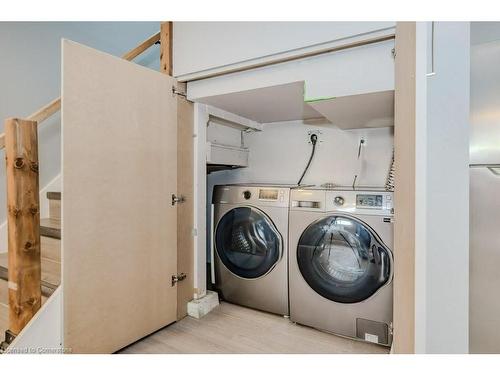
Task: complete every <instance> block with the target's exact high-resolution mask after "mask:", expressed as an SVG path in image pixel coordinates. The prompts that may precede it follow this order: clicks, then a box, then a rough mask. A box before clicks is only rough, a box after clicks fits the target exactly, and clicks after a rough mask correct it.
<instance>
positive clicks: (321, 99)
mask: <svg viewBox="0 0 500 375" xmlns="http://www.w3.org/2000/svg"><path fill="white" fill-rule="evenodd" d="M335 98H336V97H335V96H322V97H319V98H307V95H306V83H305V82H304V103H314V102H321V101H323V100H331V99H335Z"/></svg>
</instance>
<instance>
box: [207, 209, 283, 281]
mask: <svg viewBox="0 0 500 375" xmlns="http://www.w3.org/2000/svg"><path fill="white" fill-rule="evenodd" d="M215 248H216V251H217V254H218V255H219V258H220V259H221V261H222V263H223V264H224V265H225V266H226V268H227V269H229V271H231V272H232V273H233V274H235V275H236V276H239V277H243V278H247V279H254V278H258V277H261V276H263V275H265V274H267V273H268V272H269V271H271V270H272V268H273V267H274V266H275V265H276V263H277V262H278V261H279V260H280V258H281V253H282V240H281V235H280V234H279V232H278V230H277V229H276V227H275V226H274V224H273V223H272V221H271V220H270V219H269V217H268V216H267V215H266V214H264V213H263V212H262V211H260V210H258V209H256V208H252V207H238V208H234V209H232V210H230V211H228V212H227V213H226V214H225V215H224V216H223V217H222V218H221V219H220V221H219V223H218V224H217V228H216V230H215Z"/></svg>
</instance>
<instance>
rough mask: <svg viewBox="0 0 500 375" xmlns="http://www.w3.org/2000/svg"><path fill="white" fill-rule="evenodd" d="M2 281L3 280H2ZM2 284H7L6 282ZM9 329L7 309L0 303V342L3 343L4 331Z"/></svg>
mask: <svg viewBox="0 0 500 375" xmlns="http://www.w3.org/2000/svg"><path fill="white" fill-rule="evenodd" d="M2 281H3V280H2ZM4 283H6V284H7V282H6V281H4ZM8 329H9V307H8V306H7V305H5V304H3V303H0V335H1V337H0V341H3V339H4V337H3V336H4V334H5V331H7V330H8Z"/></svg>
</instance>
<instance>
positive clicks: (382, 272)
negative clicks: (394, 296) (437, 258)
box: [297, 215, 392, 303]
mask: <svg viewBox="0 0 500 375" xmlns="http://www.w3.org/2000/svg"><path fill="white" fill-rule="evenodd" d="M297 262H298V266H299V270H300V272H301V274H302V276H303V277H304V279H305V281H306V282H307V283H308V284H309V286H310V287H311V288H312V289H314V290H315V291H316V292H317V293H318V294H320V295H321V296H323V297H325V298H327V299H329V300H331V301H335V302H341V303H355V302H361V301H363V300H365V299H367V298H369V297H370V296H372V295H373V294H374V293H375V292H376V291H377V290H378V289H380V288H381V287H382V286H383V285H385V284H386V283H387V282H388V281H389V278H390V276H391V267H392V256H391V253H390V251H389V250H388V249H387V248H386V247H385V245H384V244H383V243H382V241H380V239H379V238H378V236H377V235H376V234H375V233H374V232H373V230H372V229H371V228H370V227H369V226H368V225H366V224H365V223H363V222H362V221H360V220H357V219H355V218H353V217H350V216H343V215H336V216H329V217H326V218H324V219H320V220H318V221H316V222H314V223H312V224H311V225H309V227H307V229H306V230H305V231H304V232H303V233H302V236H301V237H300V240H299V244H298V247H297Z"/></svg>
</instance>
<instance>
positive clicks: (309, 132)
mask: <svg viewBox="0 0 500 375" xmlns="http://www.w3.org/2000/svg"><path fill="white" fill-rule="evenodd" d="M313 134H315V135H316V137H317V139H318V141H317V142H316V144H318V143H322V142H323V141H322V140H321V136H320V135H321V130H319V129H316V130H309V131H308V132H307V141H308V142H307V143H309V144H311V135H313Z"/></svg>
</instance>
